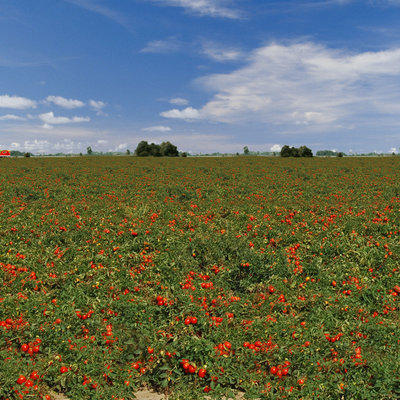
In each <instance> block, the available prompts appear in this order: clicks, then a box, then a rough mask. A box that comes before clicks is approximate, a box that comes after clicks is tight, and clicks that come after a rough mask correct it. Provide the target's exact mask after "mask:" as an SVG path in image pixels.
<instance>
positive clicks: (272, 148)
mask: <svg viewBox="0 0 400 400" xmlns="http://www.w3.org/2000/svg"><path fill="white" fill-rule="evenodd" d="M270 150H271V151H274V152H278V151H281V150H282V146H281V145H280V144H274V145H273V146H271V148H270Z"/></svg>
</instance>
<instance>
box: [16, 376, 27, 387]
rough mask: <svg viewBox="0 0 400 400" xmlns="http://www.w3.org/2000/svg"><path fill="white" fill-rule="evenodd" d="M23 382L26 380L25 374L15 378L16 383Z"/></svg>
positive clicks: (20, 383)
mask: <svg viewBox="0 0 400 400" xmlns="http://www.w3.org/2000/svg"><path fill="white" fill-rule="evenodd" d="M25 382H26V376H25V375H20V376H19V378H18V379H17V383H18V384H19V385H22V384H23V383H25Z"/></svg>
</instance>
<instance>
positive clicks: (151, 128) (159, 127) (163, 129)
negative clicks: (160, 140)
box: [142, 125, 171, 132]
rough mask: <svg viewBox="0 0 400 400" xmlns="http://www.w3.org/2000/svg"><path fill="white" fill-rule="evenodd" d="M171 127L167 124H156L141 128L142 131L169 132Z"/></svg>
mask: <svg viewBox="0 0 400 400" xmlns="http://www.w3.org/2000/svg"><path fill="white" fill-rule="evenodd" d="M170 130H171V128H170V127H169V126H163V125H157V126H149V127H147V128H143V129H142V131H145V132H169V131H170Z"/></svg>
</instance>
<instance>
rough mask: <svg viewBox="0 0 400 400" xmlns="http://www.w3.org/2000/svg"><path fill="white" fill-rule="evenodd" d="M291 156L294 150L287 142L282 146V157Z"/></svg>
mask: <svg viewBox="0 0 400 400" xmlns="http://www.w3.org/2000/svg"><path fill="white" fill-rule="evenodd" d="M291 156H292V150H291V149H290V147H289V146H288V145H287V144H285V145H284V146H283V147H282V148H281V157H291Z"/></svg>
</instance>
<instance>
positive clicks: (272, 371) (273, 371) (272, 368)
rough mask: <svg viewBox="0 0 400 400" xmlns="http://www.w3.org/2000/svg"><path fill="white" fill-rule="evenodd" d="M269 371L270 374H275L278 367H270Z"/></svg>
mask: <svg viewBox="0 0 400 400" xmlns="http://www.w3.org/2000/svg"><path fill="white" fill-rule="evenodd" d="M269 372H270V373H271V374H272V375H275V374H276V373H277V372H278V368H276V367H271V368H270V370H269Z"/></svg>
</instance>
